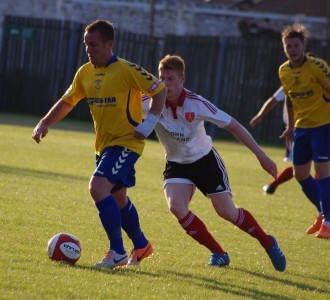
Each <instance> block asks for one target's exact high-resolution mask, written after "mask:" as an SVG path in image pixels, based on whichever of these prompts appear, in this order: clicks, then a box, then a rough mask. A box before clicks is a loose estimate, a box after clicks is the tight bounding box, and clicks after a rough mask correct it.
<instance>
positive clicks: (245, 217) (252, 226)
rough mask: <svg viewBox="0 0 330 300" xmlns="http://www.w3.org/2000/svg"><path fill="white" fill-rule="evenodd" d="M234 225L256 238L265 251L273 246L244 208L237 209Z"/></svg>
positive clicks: (271, 241)
mask: <svg viewBox="0 0 330 300" xmlns="http://www.w3.org/2000/svg"><path fill="white" fill-rule="evenodd" d="M235 225H236V226H238V228H239V229H241V230H243V231H245V232H246V233H248V234H249V235H251V236H252V237H254V238H256V239H257V240H258V241H259V243H260V244H261V246H262V247H264V248H265V249H268V248H271V247H273V246H274V242H273V240H272V238H271V237H270V236H268V235H267V234H266V233H265V232H264V231H263V230H262V228H261V227H260V226H259V224H258V222H257V221H256V219H255V218H254V217H253V216H252V215H251V214H250V213H249V212H248V211H247V210H245V209H244V208H239V214H238V219H237V221H236V222H235Z"/></svg>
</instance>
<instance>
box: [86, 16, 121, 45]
mask: <svg viewBox="0 0 330 300" xmlns="http://www.w3.org/2000/svg"><path fill="white" fill-rule="evenodd" d="M93 31H99V32H100V33H101V36H102V39H103V41H105V42H108V41H115V29H114V27H113V24H112V23H111V22H110V21H107V20H96V21H94V22H93V23H91V24H89V25H87V26H86V27H85V32H93Z"/></svg>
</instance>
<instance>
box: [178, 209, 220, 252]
mask: <svg viewBox="0 0 330 300" xmlns="http://www.w3.org/2000/svg"><path fill="white" fill-rule="evenodd" d="M179 223H180V225H181V227H182V228H183V229H184V230H185V231H186V233H187V234H188V235H190V236H191V237H192V238H193V239H194V240H196V241H197V242H198V243H200V244H201V245H203V246H205V247H206V248H208V249H209V250H210V251H211V252H212V253H218V254H223V253H225V251H223V249H222V248H221V246H220V245H219V244H218V242H217V241H216V240H215V239H214V238H213V236H212V235H211V234H210V233H209V232H208V230H207V228H206V226H205V224H204V223H203V222H202V220H200V219H199V218H198V217H197V216H196V215H194V214H193V213H192V212H191V211H189V213H188V214H187V215H186V216H185V217H184V218H183V219H181V220H179Z"/></svg>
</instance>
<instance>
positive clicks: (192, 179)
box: [163, 148, 231, 196]
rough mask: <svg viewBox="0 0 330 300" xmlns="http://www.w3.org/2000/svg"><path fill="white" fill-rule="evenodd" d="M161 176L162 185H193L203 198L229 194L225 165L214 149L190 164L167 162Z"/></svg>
mask: <svg viewBox="0 0 330 300" xmlns="http://www.w3.org/2000/svg"><path fill="white" fill-rule="evenodd" d="M163 175H164V184H166V183H190V184H194V185H195V186H196V187H197V188H198V189H199V190H200V191H201V192H202V193H203V194H204V195H205V196H206V195H210V194H219V193H224V192H229V193H231V190H230V185H229V179H228V175H227V171H226V167H225V164H224V162H223V160H222V158H221V157H220V155H219V154H218V152H217V151H216V150H215V149H214V148H212V150H211V151H210V152H209V154H207V155H205V156H204V157H202V158H201V159H199V160H197V161H195V162H193V163H191V164H179V163H176V162H172V161H167V162H166V166H165V171H164V172H163Z"/></svg>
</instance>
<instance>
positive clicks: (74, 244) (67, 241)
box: [47, 232, 81, 264]
mask: <svg viewBox="0 0 330 300" xmlns="http://www.w3.org/2000/svg"><path fill="white" fill-rule="evenodd" d="M47 248H48V256H49V258H50V259H52V260H56V261H62V262H68V263H70V264H74V263H76V262H77V261H78V259H79V258H80V255H81V245H80V242H79V240H78V239H77V238H76V237H75V236H74V235H73V234H70V233H63V232H62V233H58V234H56V235H54V236H53V237H52V238H51V239H50V240H49V241H48V247H47Z"/></svg>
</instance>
